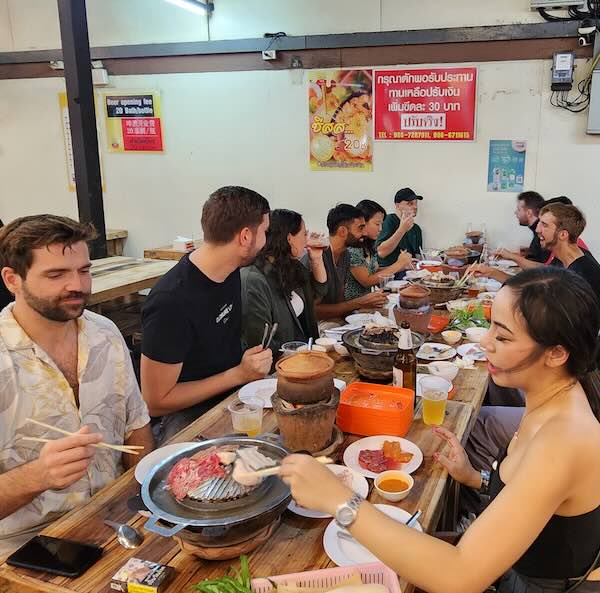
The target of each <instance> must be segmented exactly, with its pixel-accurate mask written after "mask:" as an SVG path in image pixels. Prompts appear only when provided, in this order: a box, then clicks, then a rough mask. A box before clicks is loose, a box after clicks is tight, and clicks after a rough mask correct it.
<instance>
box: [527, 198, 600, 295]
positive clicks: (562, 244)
mask: <svg viewBox="0 0 600 593" xmlns="http://www.w3.org/2000/svg"><path fill="white" fill-rule="evenodd" d="M585 225H586V221H585V217H584V216H583V214H582V212H581V211H580V210H579V209H578V208H576V207H575V206H568V205H565V204H560V203H554V204H549V205H547V206H544V208H542V209H541V211H540V221H539V224H538V229H537V232H538V235H539V237H540V243H541V246H542V248H543V249H547V250H548V251H550V252H551V254H552V255H553V256H554V257H555V258H556V259H557V260H560V261H561V262H562V265H563V266H564V267H565V268H567V269H568V270H571V271H572V272H575V273H576V274H579V276H581V277H582V278H584V279H585V280H586V281H587V282H588V284H589V285H590V287H591V288H592V290H593V291H594V293H595V294H596V298H597V299H598V304H599V306H600V264H599V263H598V262H597V261H596V259H595V258H594V256H593V255H592V254H591V253H590V252H589V251H585V250H583V249H581V247H579V245H578V244H577V240H578V239H579V236H580V235H581V233H583V230H584V229H585Z"/></svg>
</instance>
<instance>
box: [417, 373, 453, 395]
mask: <svg viewBox="0 0 600 593" xmlns="http://www.w3.org/2000/svg"><path fill="white" fill-rule="evenodd" d="M423 377H437V378H438V379H440V380H442V381H445V382H446V383H448V385H449V386H450V387H449V389H448V392H450V391H452V387H453V385H452V381H448V379H444V377H440V376H439V375H430V374H429V373H417V397H421V395H422V394H421V386H420V385H419V381H420V380H421V379H422V378H423Z"/></svg>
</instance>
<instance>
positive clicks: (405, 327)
mask: <svg viewBox="0 0 600 593" xmlns="http://www.w3.org/2000/svg"><path fill="white" fill-rule="evenodd" d="M393 376H394V378H393V381H394V387H404V388H406V389H412V390H413V392H414V394H415V400H414V401H415V403H416V399H417V398H416V395H417V357H416V355H415V352H414V350H413V345H412V333H411V331H410V325H409V324H408V322H406V321H403V322H402V323H401V324H400V338H399V339H398V352H397V353H396V358H395V359H394V371H393Z"/></svg>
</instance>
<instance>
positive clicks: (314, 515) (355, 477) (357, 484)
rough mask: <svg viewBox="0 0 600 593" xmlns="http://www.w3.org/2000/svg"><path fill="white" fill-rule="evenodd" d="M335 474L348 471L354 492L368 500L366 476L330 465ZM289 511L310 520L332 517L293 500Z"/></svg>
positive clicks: (339, 466)
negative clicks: (306, 507)
mask: <svg viewBox="0 0 600 593" xmlns="http://www.w3.org/2000/svg"><path fill="white" fill-rule="evenodd" d="M327 467H328V468H329V469H330V470H331V471H332V472H333V473H334V474H336V475H339V474H341V473H342V472H344V471H348V472H350V473H351V474H352V490H353V491H354V492H356V493H357V494H360V495H361V496H362V497H363V498H367V496H368V494H369V482H367V479H366V478H365V477H364V476H361V475H360V474H359V473H358V472H355V471H354V470H352V469H350V468H349V467H345V466H343V465H328V466H327ZM288 509H289V510H290V511H292V513H296V515H300V516H301V517H308V518H309V519H329V518H330V517H331V515H328V514H327V513H319V512H318V511H311V510H310V509H305V508H304V507H301V506H299V505H298V504H296V501H295V500H293V499H292V502H290V504H289V505H288Z"/></svg>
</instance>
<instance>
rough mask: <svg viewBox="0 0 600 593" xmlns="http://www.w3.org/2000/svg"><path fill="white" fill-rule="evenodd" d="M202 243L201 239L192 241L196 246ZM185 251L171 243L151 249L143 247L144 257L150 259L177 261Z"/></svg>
mask: <svg viewBox="0 0 600 593" xmlns="http://www.w3.org/2000/svg"><path fill="white" fill-rule="evenodd" d="M200 245H202V239H197V240H196V241H194V247H195V248H198V247H200ZM186 253H187V251H179V250H177V249H173V245H164V246H163V247H153V248H152V249H144V257H147V258H150V259H173V260H175V261H179V260H180V259H181V258H182V257H183V256H184V255H185V254H186Z"/></svg>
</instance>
